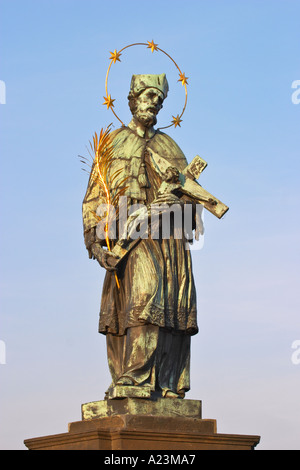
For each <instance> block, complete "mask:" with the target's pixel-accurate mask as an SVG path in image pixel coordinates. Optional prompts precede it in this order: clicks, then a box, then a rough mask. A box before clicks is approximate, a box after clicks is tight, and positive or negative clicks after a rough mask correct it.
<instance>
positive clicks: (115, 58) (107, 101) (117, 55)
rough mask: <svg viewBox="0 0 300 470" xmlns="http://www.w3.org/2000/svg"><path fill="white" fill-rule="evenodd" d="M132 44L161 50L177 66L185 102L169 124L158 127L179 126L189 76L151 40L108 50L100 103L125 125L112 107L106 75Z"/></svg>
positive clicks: (132, 45) (152, 49) (112, 102)
mask: <svg viewBox="0 0 300 470" xmlns="http://www.w3.org/2000/svg"><path fill="white" fill-rule="evenodd" d="M134 46H146V47H147V49H151V52H152V53H153V52H154V51H160V52H162V53H163V54H165V55H166V56H167V57H168V58H169V59H170V60H171V61H172V62H173V64H174V65H175V67H176V68H177V70H178V72H179V80H178V82H181V84H182V86H184V88H185V102H184V106H183V110H182V112H181V114H180V115H179V114H177V116H176V117H175V116H172V121H171V124H169V125H168V126H164V127H160V128H159V129H167V128H168V127H172V126H175V128H176V127H177V126H179V127H181V126H180V123H181V122H182V119H181V118H182V116H183V113H184V111H185V108H186V105H187V85H188V82H187V80H188V78H189V77H186V76H185V74H184V73H183V72H182V71H181V70H180V68H179V67H178V65H177V64H176V62H175V60H174V59H173V58H172V57H171V56H170V55H169V54H168V53H167V52H165V51H164V50H163V49H161V48H160V47H158V44H155V43H154V41H153V40H152V41H151V42H150V41H147V43H144V42H136V43H134V44H129V45H128V46H125V47H123V49H120V50H119V51H118V52H117V50H116V49H115V50H114V52H110V58H109V60H110V63H109V66H108V69H107V72H106V78H105V93H106V96H103V98H104V103H102V104H103V105H105V106H106V107H107V109H110V110H111V111H112V112H113V114H114V115H115V117H116V118H117V119H118V121H120V123H121V124H122V126H125V124H124V123H123V121H122V120H121V119H120V118H119V116H118V115H117V113H116V112H115V111H114V109H113V108H114V101H116V100H115V99H112V97H111V95H110V94H109V93H108V76H109V72H110V69H111V66H112V64H115V63H116V62H121V59H120V56H121V55H122V52H123V51H125V49H128V48H129V47H134Z"/></svg>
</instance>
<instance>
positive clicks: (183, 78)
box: [178, 72, 189, 85]
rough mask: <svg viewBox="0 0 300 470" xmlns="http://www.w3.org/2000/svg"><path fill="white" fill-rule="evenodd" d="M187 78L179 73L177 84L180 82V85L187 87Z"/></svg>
mask: <svg viewBox="0 0 300 470" xmlns="http://www.w3.org/2000/svg"><path fill="white" fill-rule="evenodd" d="M188 78H189V77H186V76H185V74H184V73H181V72H180V74H179V80H178V82H181V83H182V85H188V82H187V81H188Z"/></svg>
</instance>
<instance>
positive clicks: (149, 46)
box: [147, 39, 158, 52]
mask: <svg viewBox="0 0 300 470" xmlns="http://www.w3.org/2000/svg"><path fill="white" fill-rule="evenodd" d="M147 43H148V46H147V48H148V49H151V52H154V51H157V46H158V44H154V41H153V39H152V41H151V42H150V41H147Z"/></svg>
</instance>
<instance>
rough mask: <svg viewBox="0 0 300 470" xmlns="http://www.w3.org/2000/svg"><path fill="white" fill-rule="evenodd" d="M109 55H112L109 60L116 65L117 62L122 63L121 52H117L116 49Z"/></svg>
mask: <svg viewBox="0 0 300 470" xmlns="http://www.w3.org/2000/svg"><path fill="white" fill-rule="evenodd" d="M109 53H110V58H109V60H112V61H113V63H114V64H115V63H116V62H117V60H118V61H119V62H121V60H120V56H121V55H122V54H121V52H117V50H116V49H115V50H114V52H109Z"/></svg>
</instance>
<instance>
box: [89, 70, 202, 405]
mask: <svg viewBox="0 0 300 470" xmlns="http://www.w3.org/2000/svg"><path fill="white" fill-rule="evenodd" d="M167 93H168V82H167V79H166V76H165V74H161V75H133V77H132V81H131V87H130V92H129V96H128V100H129V107H130V110H131V113H132V116H133V117H132V120H131V122H130V123H129V124H128V126H127V127H125V126H124V127H121V128H120V129H117V130H115V131H113V132H112V133H111V139H112V144H113V147H114V154H113V161H112V164H111V166H110V171H111V172H116V171H119V170H120V171H119V173H118V174H119V175H120V177H127V180H126V187H127V189H126V192H125V195H126V196H127V202H128V207H130V206H132V205H133V204H136V203H140V204H143V205H144V206H146V207H149V204H151V203H152V202H153V201H155V200H157V198H158V200H160V201H169V202H172V201H173V202H174V200H177V201H178V202H179V203H180V204H181V205H182V206H183V205H184V204H186V203H189V201H188V198H186V197H185V196H184V195H181V194H180V193H178V192H177V193H176V190H177V189H178V186H179V185H178V184H176V181H177V180H176V178H177V177H178V175H176V169H177V171H183V170H184V168H186V167H187V160H186V158H185V156H184V154H183V152H182V151H181V149H180V148H179V147H178V145H177V144H176V143H175V142H174V140H172V139H171V138H170V137H169V136H168V135H166V134H165V133H162V132H160V131H157V130H155V129H154V127H153V126H155V124H156V122H157V115H158V113H159V111H160V109H161V108H162V106H163V101H164V100H165V98H166V97H167ZM151 152H154V154H156V155H159V156H161V157H163V158H164V159H165V160H166V161H167V162H169V164H170V167H171V168H170V171H169V172H168V174H167V175H166V178H165V181H162V177H161V175H160V174H159V173H158V172H157V171H156V169H155V167H154V165H153V164H152V162H151V158H150V155H151ZM162 183H163V184H162ZM168 185H170V186H168ZM168 188H169V189H168ZM164 195H166V199H164ZM170 195H172V196H171V197H170ZM101 202H103V194H102V193H101V191H100V189H99V187H98V186H97V184H96V183H95V181H93V180H92V179H90V181H89V185H88V188H87V192H86V195H85V198H84V201H83V223H84V237H85V244H86V248H87V250H88V252H89V256H90V258H94V259H96V260H97V261H98V262H99V264H100V265H101V266H102V267H104V268H105V269H106V270H107V273H106V277H105V280H104V285H103V292H102V301H101V310H100V321H99V332H100V333H103V334H104V335H106V341H107V355H108V363H109V369H110V373H111V376H112V384H111V386H110V388H109V390H108V395H109V394H110V393H111V391H112V390H113V389H114V388H115V387H117V386H123V387H124V388H126V387H127V389H129V387H137V386H138V387H145V388H147V389H150V390H151V392H152V393H153V392H155V393H156V394H160V396H161V397H165V398H183V397H184V396H185V393H186V392H187V391H188V390H189V389H190V340H191V336H192V335H195V334H196V333H197V332H198V326H197V308H196V291H195V285H194V279H193V273H192V261H191V254H190V251H189V250H188V249H186V242H187V240H186V238H185V236H184V235H183V236H182V237H180V238H178V237H177V238H176V237H174V234H173V233H172V231H171V233H170V237H168V238H167V239H166V238H163V237H158V238H155V239H154V238H151V233H149V234H148V236H147V237H145V238H142V239H140V241H139V243H137V244H136V245H135V246H134V248H133V249H132V250H131V251H130V252H129V253H128V256H127V257H126V259H124V261H122V263H120V265H119V266H118V270H117V277H118V280H119V285H117V282H116V276H115V269H116V268H115V267H114V264H113V263H112V262H111V260H112V256H113V253H111V252H109V251H108V250H106V248H105V240H104V239H99V238H98V237H97V233H96V226H97V219H95V217H94V216H93V214H95V212H96V211H97V207H98V206H99V204H101ZM194 228H195V226H194ZM112 243H113V241H112Z"/></svg>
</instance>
